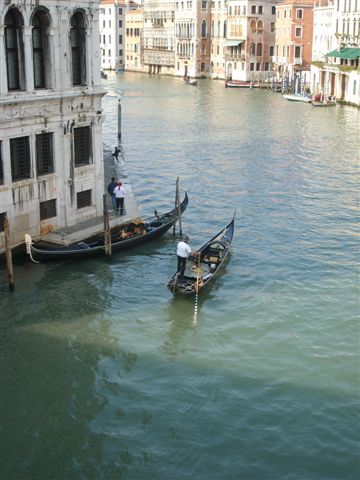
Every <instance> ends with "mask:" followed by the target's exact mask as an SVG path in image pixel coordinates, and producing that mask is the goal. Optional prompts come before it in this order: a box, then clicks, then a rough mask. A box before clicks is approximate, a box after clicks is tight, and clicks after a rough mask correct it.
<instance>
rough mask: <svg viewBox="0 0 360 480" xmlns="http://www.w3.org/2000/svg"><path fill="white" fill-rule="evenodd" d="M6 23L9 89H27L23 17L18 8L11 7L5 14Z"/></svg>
mask: <svg viewBox="0 0 360 480" xmlns="http://www.w3.org/2000/svg"><path fill="white" fill-rule="evenodd" d="M4 24H5V31H4V33H5V53H6V71H7V84H8V89H9V90H25V63H24V50H23V38H22V35H23V34H22V31H23V25H24V22H23V18H22V16H21V15H20V13H19V11H18V10H16V9H10V10H9V11H8V12H7V14H6V15H5V22H4Z"/></svg>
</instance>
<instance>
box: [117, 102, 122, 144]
mask: <svg viewBox="0 0 360 480" xmlns="http://www.w3.org/2000/svg"><path fill="white" fill-rule="evenodd" d="M120 144H121V100H120V98H118V145H119V146H120Z"/></svg>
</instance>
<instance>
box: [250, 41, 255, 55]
mask: <svg viewBox="0 0 360 480" xmlns="http://www.w3.org/2000/svg"><path fill="white" fill-rule="evenodd" d="M250 55H255V43H250Z"/></svg>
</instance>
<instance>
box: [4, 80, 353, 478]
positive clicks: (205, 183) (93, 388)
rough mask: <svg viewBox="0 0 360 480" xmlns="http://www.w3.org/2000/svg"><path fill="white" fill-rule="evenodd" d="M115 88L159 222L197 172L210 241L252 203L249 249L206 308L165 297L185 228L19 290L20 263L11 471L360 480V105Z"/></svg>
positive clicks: (109, 109)
mask: <svg viewBox="0 0 360 480" xmlns="http://www.w3.org/2000/svg"><path fill="white" fill-rule="evenodd" d="M104 87H105V88H106V89H107V90H108V92H109V93H108V95H107V96H106V97H105V99H104V111H105V115H106V120H105V123H104V129H105V131H104V141H105V144H106V145H107V146H109V147H113V146H114V145H115V144H116V143H117V102H118V96H120V97H121V103H122V132H121V133H122V146H123V155H124V158H125V161H126V168H127V172H128V175H129V178H130V180H131V183H132V187H133V190H134V192H135V194H136V197H137V200H138V202H139V204H140V205H141V207H142V213H143V215H144V216H148V215H150V214H152V213H153V211H154V209H157V210H158V211H159V212H161V211H167V210H168V209H170V208H171V207H172V205H173V203H174V196H175V182H176V178H177V177H179V178H180V189H181V195H183V194H184V191H185V190H186V191H187V192H188V195H189V207H188V209H187V211H186V213H185V215H184V218H183V231H184V232H185V233H186V234H188V235H189V236H190V244H191V246H192V247H193V248H196V247H198V246H200V245H201V244H202V243H203V242H204V241H206V240H207V239H208V238H209V237H210V236H212V235H213V234H214V233H216V232H217V231H218V230H219V229H220V228H222V227H223V226H224V225H225V224H226V223H227V222H228V221H229V220H230V219H231V218H232V216H233V214H234V211H235V210H236V230H235V236H234V241H233V249H232V256H231V259H230V262H229V263H228V264H227V266H226V267H225V268H224V270H223V274H222V275H221V276H220V277H219V278H218V279H217V281H216V282H215V283H214V284H213V285H212V286H211V288H209V289H208V290H207V291H206V292H205V291H204V292H201V295H200V299H199V308H198V314H197V316H195V315H194V299H188V298H187V299H181V298H173V297H172V295H171V293H170V292H169V291H168V290H167V288H166V286H165V283H166V281H167V279H168V278H169V277H170V276H171V275H172V274H173V272H174V269H175V266H176V265H175V264H176V257H175V253H174V252H175V248H176V242H177V238H178V237H173V235H172V233H169V234H167V235H166V236H165V237H163V238H162V239H159V240H157V241H155V242H154V243H152V244H149V245H147V246H144V247H141V248H137V249H135V250H133V251H131V252H128V253H119V254H116V255H114V256H113V259H112V261H110V262H109V261H108V260H106V259H105V258H98V259H93V260H89V261H82V262H71V263H67V262H63V263H60V262H59V263H52V264H40V265H35V264H31V263H24V264H21V265H16V268H15V275H16V290H15V292H14V293H13V294H12V295H10V294H8V291H7V285H6V275H5V271H4V270H1V272H2V275H1V276H0V291H1V298H0V312H1V317H2V318H1V322H0V332H1V335H0V352H1V353H0V355H1V363H0V365H1V385H0V388H1V395H0V406H1V411H0V413H1V428H0V445H1V449H0V452H1V453H0V455H1V465H0V468H1V472H2V473H1V476H2V478H4V479H7V480H11V479H14V480H20V479H21V480H23V479H24V480H32V479H34V480H42V479H86V480H87V479H96V480H98V479H104V480H113V479H114V480H117V479H127V480H148V479H158V480H180V479H181V480H183V479H190V478H191V479H196V480H220V479H226V480H239V479H241V480H242V479H244V480H252V479H253V480H268V479H274V480H279V479H288V480H293V479H299V480H305V479H309V480H310V479H311V480H320V479H321V480H332V479H337V480H350V479H353V480H355V479H358V478H359V475H360V468H359V458H358V452H359V450H358V449H359V434H360V432H359V326H358V319H359V272H358V265H359V240H358V237H357V235H358V233H359V232H358V225H359V224H358V221H359V210H358V207H359V196H358V195H359V194H358V187H359V150H358V140H359V110H357V109H355V108H351V107H346V106H336V107H331V108H315V107H312V106H311V105H308V104H301V103H291V102H287V101H286V100H284V99H283V98H282V97H281V95H280V94H275V93H272V92H271V91H266V90H255V89H254V90H252V91H250V90H233V89H225V88H224V86H223V83H222V82H219V81H207V80H200V81H199V82H198V85H197V86H196V87H194V86H189V85H185V84H184V83H183V82H182V80H180V79H174V78H165V77H163V78H159V77H155V76H153V77H151V76H146V75H141V74H132V73H126V74H120V75H118V76H115V75H109V76H108V80H106V81H104ZM112 167H113V166H112ZM110 170H111V169H108V170H107V174H109V175H110Z"/></svg>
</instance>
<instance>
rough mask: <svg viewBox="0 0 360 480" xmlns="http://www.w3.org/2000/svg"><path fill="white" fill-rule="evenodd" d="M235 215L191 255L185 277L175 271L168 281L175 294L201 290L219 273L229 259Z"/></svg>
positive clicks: (187, 293)
mask: <svg viewBox="0 0 360 480" xmlns="http://www.w3.org/2000/svg"><path fill="white" fill-rule="evenodd" d="M234 222H235V216H234V217H233V219H232V220H231V222H230V223H229V224H228V225H227V226H226V227H225V228H223V229H222V230H221V231H220V232H219V233H218V234H217V235H215V236H214V237H213V238H212V239H211V240H209V241H208V242H206V243H205V244H204V245H203V246H202V247H200V248H199V250H197V251H196V252H195V255H192V256H191V257H189V259H188V261H187V262H186V269H185V273H184V275H183V277H179V275H178V273H175V275H173V277H172V278H171V279H170V280H169V282H168V283H167V287H168V288H169V290H171V292H172V293H173V294H181V295H192V294H195V293H197V292H199V291H200V290H201V289H202V288H204V287H205V286H206V285H208V283H210V282H211V281H212V280H213V278H214V277H215V276H216V275H217V274H218V273H219V271H220V270H221V267H222V266H223V265H224V262H225V261H226V260H227V259H228V256H229V253H230V247H231V242H232V239H233V235H234Z"/></svg>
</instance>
